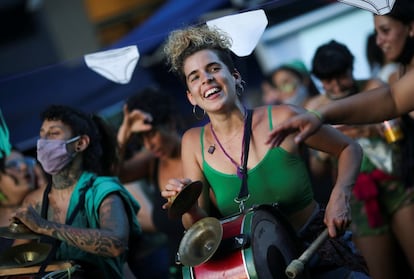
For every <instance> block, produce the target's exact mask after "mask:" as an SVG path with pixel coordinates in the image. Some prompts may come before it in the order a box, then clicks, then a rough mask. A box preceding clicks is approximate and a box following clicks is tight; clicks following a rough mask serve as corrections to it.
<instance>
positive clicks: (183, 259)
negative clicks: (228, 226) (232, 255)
mask: <svg viewBox="0 0 414 279" xmlns="http://www.w3.org/2000/svg"><path fill="white" fill-rule="evenodd" d="M222 237H223V227H222V226H221V223H220V221H219V220H218V219H216V218H213V217H206V218H203V219H200V220H199V221H197V222H196V223H194V224H193V225H192V226H191V227H190V229H189V230H188V231H186V232H185V234H184V237H183V239H182V240H181V242H180V246H179V248H178V260H179V262H180V263H181V264H183V265H186V266H197V265H200V264H202V263H204V262H206V261H208V260H209V259H210V258H211V257H212V256H213V255H214V253H215V252H216V251H217V249H218V247H219V245H220V242H221V238H222Z"/></svg>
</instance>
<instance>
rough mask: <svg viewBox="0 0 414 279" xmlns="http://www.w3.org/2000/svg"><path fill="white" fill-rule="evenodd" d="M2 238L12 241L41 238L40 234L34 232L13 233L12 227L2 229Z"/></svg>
mask: <svg viewBox="0 0 414 279" xmlns="http://www.w3.org/2000/svg"><path fill="white" fill-rule="evenodd" d="M0 237H3V238H11V239H37V238H40V235H39V234H36V233H34V232H32V231H12V230H10V226H8V227H0Z"/></svg>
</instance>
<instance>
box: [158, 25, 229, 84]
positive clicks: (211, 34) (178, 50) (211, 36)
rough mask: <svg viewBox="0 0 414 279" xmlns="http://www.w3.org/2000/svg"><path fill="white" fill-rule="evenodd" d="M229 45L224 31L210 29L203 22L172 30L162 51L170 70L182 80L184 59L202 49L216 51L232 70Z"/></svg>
mask: <svg viewBox="0 0 414 279" xmlns="http://www.w3.org/2000/svg"><path fill="white" fill-rule="evenodd" d="M231 45H232V41H231V38H230V37H229V36H228V35H227V34H226V33H224V32H223V31H221V30H219V29H215V28H211V29H210V28H209V27H208V26H207V25H205V24H204V25H199V26H190V27H187V28H185V29H180V30H175V31H172V32H171V33H170V35H169V36H168V39H167V42H166V44H165V46H164V53H165V55H166V59H167V64H168V65H169V66H170V71H172V72H174V73H175V74H177V75H178V76H179V77H181V78H182V79H183V80H184V78H185V77H184V70H183V64H184V60H185V59H186V58H187V57H188V56H190V55H192V54H194V53H195V52H197V51H200V50H203V49H211V50H213V51H216V53H217V55H218V56H219V58H220V59H221V60H222V61H223V62H224V63H225V64H226V65H227V66H228V67H229V70H233V69H234V65H233V61H232V58H231V53H230V47H231Z"/></svg>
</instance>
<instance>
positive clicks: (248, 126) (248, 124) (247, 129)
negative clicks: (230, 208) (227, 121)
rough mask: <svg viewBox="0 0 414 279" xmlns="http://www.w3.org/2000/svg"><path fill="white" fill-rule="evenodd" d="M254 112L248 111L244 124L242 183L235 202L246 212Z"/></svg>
mask: <svg viewBox="0 0 414 279" xmlns="http://www.w3.org/2000/svg"><path fill="white" fill-rule="evenodd" d="M252 114H253V112H252V110H250V109H249V110H247V118H246V121H245V122H244V136H243V138H244V141H243V154H244V156H243V166H242V169H241V175H242V182H241V187H240V192H239V195H238V197H237V198H235V199H234V201H235V202H237V203H239V204H240V211H244V202H245V201H246V200H247V199H248V198H249V189H248V187H247V161H248V157H249V147H250V136H251V133H252Z"/></svg>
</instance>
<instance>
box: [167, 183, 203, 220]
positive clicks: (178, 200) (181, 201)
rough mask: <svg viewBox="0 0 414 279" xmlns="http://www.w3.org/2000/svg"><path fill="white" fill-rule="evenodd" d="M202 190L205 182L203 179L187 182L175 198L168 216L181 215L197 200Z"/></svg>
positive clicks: (175, 216)
mask: <svg viewBox="0 0 414 279" xmlns="http://www.w3.org/2000/svg"><path fill="white" fill-rule="evenodd" d="M202 190H203V183H201V181H198V180H197V181H193V182H191V183H189V184H187V185H186V186H185V187H184V188H183V189H182V190H181V192H180V193H178V194H177V196H176V197H175V198H174V200H173V202H172V204H171V206H170V208H169V209H168V216H169V217H170V218H178V217H181V215H183V214H184V213H185V212H186V211H188V210H189V209H190V208H191V206H192V205H193V204H194V203H195V202H196V201H197V199H198V197H199V196H200V194H201V191H202Z"/></svg>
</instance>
